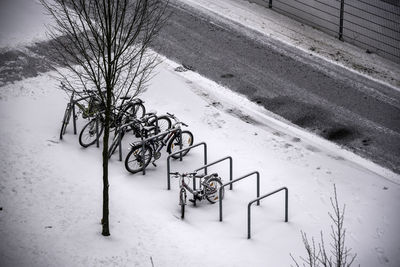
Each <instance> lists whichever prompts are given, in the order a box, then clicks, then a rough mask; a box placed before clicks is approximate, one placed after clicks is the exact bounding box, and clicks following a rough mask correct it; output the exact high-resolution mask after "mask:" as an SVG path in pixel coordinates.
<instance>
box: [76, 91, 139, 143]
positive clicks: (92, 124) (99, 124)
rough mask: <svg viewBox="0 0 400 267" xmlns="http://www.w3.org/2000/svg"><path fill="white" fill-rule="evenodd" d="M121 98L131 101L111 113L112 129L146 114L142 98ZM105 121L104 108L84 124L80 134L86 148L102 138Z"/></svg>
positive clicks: (80, 141) (81, 141)
mask: <svg viewBox="0 0 400 267" xmlns="http://www.w3.org/2000/svg"><path fill="white" fill-rule="evenodd" d="M121 99H123V100H126V99H129V102H127V103H122V104H121V105H120V106H118V107H117V108H115V109H114V110H113V112H112V113H111V124H110V128H111V129H112V130H116V129H118V128H119V127H120V125H122V124H126V123H129V122H130V121H134V120H136V119H137V118H142V117H143V116H144V115H145V111H146V108H145V107H144V105H143V103H144V102H143V101H142V100H141V99H139V98H135V99H131V98H129V97H121ZM103 122H104V109H103V110H101V112H98V113H97V114H96V115H95V116H94V118H93V117H92V118H91V120H90V121H89V122H88V123H87V124H86V125H85V126H83V128H82V131H81V133H80V134H79V144H80V145H81V146H83V147H85V148H86V147H89V146H91V145H93V144H94V143H96V141H97V139H98V138H100V136H101V135H102V133H103V129H104V125H103ZM116 132H117V131H116Z"/></svg>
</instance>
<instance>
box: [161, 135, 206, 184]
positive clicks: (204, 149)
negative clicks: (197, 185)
mask: <svg viewBox="0 0 400 267" xmlns="http://www.w3.org/2000/svg"><path fill="white" fill-rule="evenodd" d="M198 146H203V158H204V165H206V164H207V144H206V143H205V142H200V143H198V144H195V145H191V146H189V147H187V148H184V149H181V150H179V151H176V152H174V153H172V154H170V155H168V157H167V189H168V190H171V157H173V156H175V155H178V154H181V153H183V152H186V151H188V150H190V149H192V148H195V147H198ZM180 160H181V161H182V156H181V157H180ZM204 172H205V174H207V168H205V170H204Z"/></svg>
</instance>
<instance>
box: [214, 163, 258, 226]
mask: <svg viewBox="0 0 400 267" xmlns="http://www.w3.org/2000/svg"><path fill="white" fill-rule="evenodd" d="M254 174H255V175H256V178H257V199H258V198H259V197H260V173H259V172H258V171H254V172H251V173H248V174H246V175H243V176H241V177H239V178H237V179H235V180H233V181H230V182H227V183H225V184H223V185H222V186H221V187H220V188H219V195H220V196H221V194H222V190H223V189H224V187H225V186H228V185H232V184H233V183H236V182H238V181H240V180H243V179H245V178H248V177H250V176H252V175H254ZM259 205H260V200H257V206H259ZM219 221H220V222H222V198H221V197H220V198H219Z"/></svg>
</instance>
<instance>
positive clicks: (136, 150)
mask: <svg viewBox="0 0 400 267" xmlns="http://www.w3.org/2000/svg"><path fill="white" fill-rule="evenodd" d="M167 114H168V113H167ZM168 116H169V117H172V118H174V119H175V121H176V122H175V123H174V125H173V126H172V128H171V129H169V130H168V131H167V132H164V133H160V134H159V136H158V137H156V138H154V139H150V140H149V141H147V142H146V143H145V144H144V146H143V142H144V141H142V142H136V143H131V144H130V145H131V150H130V152H129V153H128V155H127V156H126V159H125V168H126V169H127V170H128V171H129V172H131V173H137V172H140V171H142V170H143V169H144V168H146V167H147V166H148V165H149V164H150V162H152V164H153V165H154V166H157V165H156V164H155V161H156V160H158V159H159V158H160V157H161V150H162V149H163V147H165V146H166V147H167V152H168V153H169V154H171V153H174V152H176V151H178V150H180V149H183V148H186V147H189V146H191V145H192V144H193V134H192V133H191V132H190V131H186V130H185V131H182V130H181V129H180V128H181V125H183V126H186V127H187V126H188V125H187V124H185V123H183V122H180V121H178V120H177V119H176V117H175V116H174V115H172V114H168ZM149 130H150V131H153V130H152V129H149ZM143 147H144V150H143ZM188 152H189V150H187V151H185V152H182V153H180V154H179V155H174V156H172V157H173V158H175V159H178V158H180V157H184V156H185V155H186V154H187V153H188ZM152 159H153V161H151V160H152Z"/></svg>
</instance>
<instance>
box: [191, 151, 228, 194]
mask: <svg viewBox="0 0 400 267" xmlns="http://www.w3.org/2000/svg"><path fill="white" fill-rule="evenodd" d="M225 160H229V181H232V179H233V167H232V164H233V160H232V157H231V156H227V157H224V158H222V159H219V160H216V161H214V162H211V163H209V164H206V165H204V166H202V167H200V168H197V169H196V170H194V171H193V172H198V171H200V170H203V169H207V168H208V167H210V166H213V165H215V164H218V163H220V162H223V161H225ZM232 188H233V187H232V184H230V187H229V189H230V190H232ZM195 189H196V182H195V179H193V190H195Z"/></svg>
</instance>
